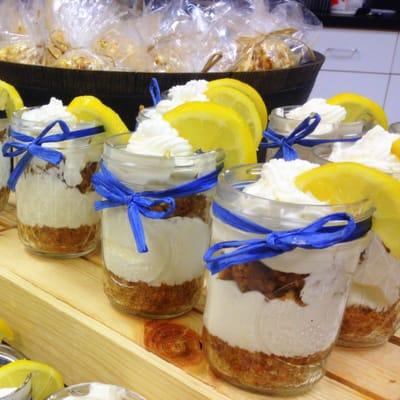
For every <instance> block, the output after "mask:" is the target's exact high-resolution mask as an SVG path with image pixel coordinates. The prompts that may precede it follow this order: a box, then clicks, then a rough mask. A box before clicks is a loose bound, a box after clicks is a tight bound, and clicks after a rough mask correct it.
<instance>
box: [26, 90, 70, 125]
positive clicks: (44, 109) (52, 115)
mask: <svg viewBox="0 0 400 400" xmlns="http://www.w3.org/2000/svg"><path fill="white" fill-rule="evenodd" d="M21 119H22V120H24V121H29V122H36V123H38V124H43V125H47V124H49V123H51V122H53V121H55V120H58V119H62V120H64V121H66V122H68V123H75V122H76V118H75V116H74V115H73V114H71V113H70V112H69V111H67V107H65V106H64V105H63V103H62V101H61V100H58V99H56V98H55V97H52V98H51V99H50V102H49V104H45V105H43V106H41V107H35V108H33V109H30V110H29V109H28V110H26V111H24V112H22V114H21Z"/></svg>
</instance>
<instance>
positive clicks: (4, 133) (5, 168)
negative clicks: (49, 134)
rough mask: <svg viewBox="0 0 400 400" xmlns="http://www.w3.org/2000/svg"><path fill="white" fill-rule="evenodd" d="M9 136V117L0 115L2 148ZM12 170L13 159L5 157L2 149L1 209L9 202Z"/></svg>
mask: <svg viewBox="0 0 400 400" xmlns="http://www.w3.org/2000/svg"><path fill="white" fill-rule="evenodd" d="M7 138H8V119H7V118H6V116H5V115H4V116H1V115H0V148H2V147H3V144H4V143H5V142H6V141H7ZM10 171H11V161H10V159H9V158H7V157H4V156H3V153H2V152H1V151H0V211H1V210H3V209H4V207H5V206H6V204H7V202H8V196H9V193H10V191H9V189H8V187H7V181H8V177H9V176H10Z"/></svg>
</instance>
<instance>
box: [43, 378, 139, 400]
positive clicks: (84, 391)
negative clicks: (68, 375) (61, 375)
mask: <svg viewBox="0 0 400 400" xmlns="http://www.w3.org/2000/svg"><path fill="white" fill-rule="evenodd" d="M64 399H68V400H91V399H96V400H145V399H144V397H142V396H139V395H138V394H137V393H134V392H132V391H130V390H128V389H125V388H123V387H121V386H116V385H107V384H105V383H97V382H95V383H81V384H78V385H72V386H68V387H66V388H65V389H61V390H60V391H58V392H56V393H54V394H52V395H51V396H49V397H48V398H47V400H64Z"/></svg>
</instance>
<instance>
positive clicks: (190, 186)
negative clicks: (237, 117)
mask: <svg viewBox="0 0 400 400" xmlns="http://www.w3.org/2000/svg"><path fill="white" fill-rule="evenodd" d="M220 171H221V169H217V170H215V171H213V172H211V173H209V174H207V175H204V176H202V177H200V178H198V179H196V180H194V181H191V182H187V183H184V184H182V185H179V186H175V187H172V188H170V189H166V190H162V191H158V192H155V191H144V192H135V191H134V190H132V189H130V188H128V187H127V186H126V185H124V184H123V183H122V182H120V181H119V180H118V179H117V178H116V177H115V176H114V175H113V174H112V173H111V172H110V171H109V170H108V169H107V167H106V166H105V165H104V163H101V165H100V171H99V172H97V173H96V174H95V175H94V176H93V179H92V182H93V185H94V187H95V189H96V192H97V193H98V194H100V195H101V196H102V197H103V198H104V199H105V200H102V201H97V202H96V203H95V209H96V211H101V210H104V209H106V208H114V207H121V206H127V207H128V218H129V223H130V226H131V230H132V233H133V236H134V238H135V243H136V248H137V251H138V252H139V253H147V252H148V248H147V245H146V238H145V233H144V229H143V223H142V220H141V215H143V216H144V217H147V218H151V219H164V218H168V217H169V216H171V215H172V214H173V213H174V211H175V208H176V203H175V197H187V196H192V195H194V194H198V193H203V192H206V191H208V190H210V189H212V188H213V187H214V186H215V185H216V184H217V180H218V174H219V172H220ZM160 205H162V206H163V207H165V210H161V211H158V210H154V207H156V206H160Z"/></svg>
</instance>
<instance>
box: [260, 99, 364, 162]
mask: <svg viewBox="0 0 400 400" xmlns="http://www.w3.org/2000/svg"><path fill="white" fill-rule="evenodd" d="M297 107H298V106H285V107H278V108H275V109H273V110H272V111H271V114H270V116H269V125H268V128H270V129H272V130H273V131H274V132H276V133H278V134H280V135H282V136H285V137H286V136H289V135H290V134H291V133H292V132H293V131H294V129H295V128H297V126H298V125H299V124H300V123H301V122H302V120H298V119H293V118H289V117H288V113H289V112H290V111H292V110H294V109H295V108H297ZM318 128H319V129H321V128H322V130H323V131H322V133H320V134H315V133H311V134H310V135H309V136H307V137H306V138H305V139H307V140H316V141H317V140H321V139H323V140H338V139H355V140H356V139H359V138H360V137H362V135H363V133H364V132H365V131H366V129H367V128H368V127H367V126H365V124H364V122H363V121H357V122H350V123H346V122H340V123H336V124H328V123H324V122H322V121H321V122H320V123H319V125H318ZM316 144H317V143H316ZM293 147H294V148H295V150H296V151H297V153H298V155H299V158H301V159H303V160H308V161H311V162H314V161H315V159H314V154H313V152H312V151H311V147H307V146H302V145H300V144H295V145H294V146H293ZM276 151H277V149H267V156H266V159H267V160H269V159H271V158H272V157H273V156H274V155H275V153H276Z"/></svg>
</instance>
